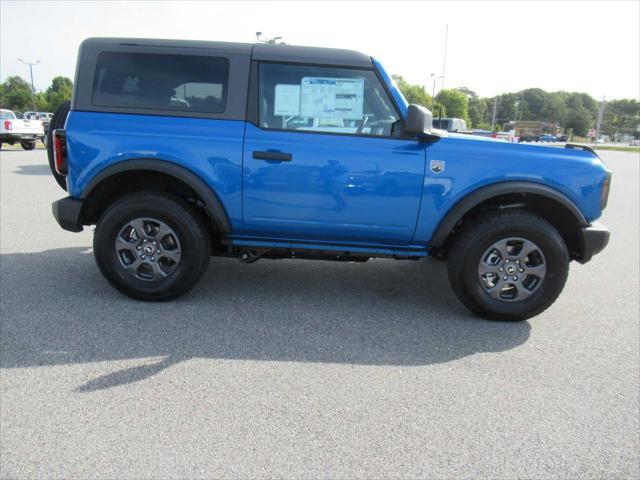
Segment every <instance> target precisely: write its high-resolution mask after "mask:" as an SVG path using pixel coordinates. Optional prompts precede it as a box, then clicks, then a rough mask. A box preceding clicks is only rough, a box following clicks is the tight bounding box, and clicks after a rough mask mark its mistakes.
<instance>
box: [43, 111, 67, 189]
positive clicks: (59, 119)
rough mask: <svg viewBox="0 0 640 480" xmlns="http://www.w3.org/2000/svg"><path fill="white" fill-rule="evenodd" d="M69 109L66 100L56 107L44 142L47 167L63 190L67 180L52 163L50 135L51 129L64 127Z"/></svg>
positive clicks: (65, 187)
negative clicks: (47, 161) (47, 160)
mask: <svg viewBox="0 0 640 480" xmlns="http://www.w3.org/2000/svg"><path fill="white" fill-rule="evenodd" d="M70 109H71V102H70V101H66V102H64V103H63V104H62V105H60V106H59V107H58V109H57V110H56V111H55V112H54V114H53V117H52V118H51V123H50V124H49V130H48V131H47V141H46V142H45V144H46V146H47V157H49V168H50V169H51V174H52V175H53V178H55V179H56V182H57V183H58V185H60V188H62V189H63V190H66V189H67V182H66V180H65V178H64V177H63V176H62V175H60V174H59V173H58V172H56V168H55V165H54V164H53V140H52V135H53V131H54V130H56V129H58V128H64V126H65V123H66V122H67V115H69V110H70Z"/></svg>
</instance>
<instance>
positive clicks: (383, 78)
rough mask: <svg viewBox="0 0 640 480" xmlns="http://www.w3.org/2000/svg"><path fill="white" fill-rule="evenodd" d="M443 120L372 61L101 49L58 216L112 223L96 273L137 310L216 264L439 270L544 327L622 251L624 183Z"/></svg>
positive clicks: (500, 314)
mask: <svg viewBox="0 0 640 480" xmlns="http://www.w3.org/2000/svg"><path fill="white" fill-rule="evenodd" d="M432 122H433V120H432V115H431V112H429V111H428V110H427V109H425V108H423V107H421V106H418V105H408V104H407V101H406V100H405V99H404V97H403V96H402V94H401V93H400V91H399V90H398V88H397V87H396V85H395V84H394V83H393V81H392V80H391V78H390V76H389V74H388V73H387V72H386V71H385V69H384V68H383V66H382V65H381V64H380V63H379V62H378V61H377V60H376V59H373V58H371V57H370V56H368V55H364V54H362V53H358V52H355V51H348V50H337V49H326V48H310V47H298V46H289V45H268V44H255V45H252V44H239V43H223V42H195V41H174V40H142V39H124V38H92V39H88V40H86V41H84V42H83V43H82V46H81V47H80V51H79V55H78V62H77V70H76V77H75V87H74V92H73V98H72V100H71V102H70V104H69V103H67V104H66V105H63V106H62V107H61V108H60V109H59V110H58V112H56V115H55V117H54V119H53V120H52V126H51V128H50V135H51V138H50V140H51V141H50V142H49V143H48V144H49V152H48V153H49V161H50V166H51V167H52V172H53V174H54V177H55V179H56V180H57V181H58V183H59V184H60V186H61V187H62V188H64V189H65V190H67V192H68V194H69V196H68V197H66V198H63V199H61V200H58V201H56V202H55V203H54V204H53V214H54V216H55V218H56V220H57V221H58V223H59V224H60V226H61V227H62V228H64V229H65V230H69V231H72V232H78V231H81V230H82V229H83V226H84V225H96V229H95V235H94V254H95V258H96V262H97V264H98V267H99V268H100V270H101V272H102V273H103V275H104V276H105V277H106V279H107V280H108V281H109V282H110V283H111V284H112V285H113V286H114V287H115V288H117V289H118V290H120V291H121V292H123V293H125V294H126V295H129V296H131V297H133V298H136V299H140V300H151V301H159V300H168V299H172V298H175V297H178V296H179V295H182V294H184V293H185V292H187V291H188V290H189V289H190V288H191V287H193V286H194V285H195V284H196V282H197V281H198V280H199V279H200V278H201V277H202V275H203V274H204V272H205V271H206V269H207V266H208V263H209V258H210V257H211V256H212V255H216V256H226V257H236V258H238V259H239V260H241V261H242V262H245V263H252V262H255V261H257V260H259V259H261V258H265V259H281V258H303V259H322V260H334V261H350V262H363V261H367V260H369V259H371V258H374V257H386V258H394V259H398V260H419V259H421V258H423V257H427V256H433V257H436V258H438V259H446V260H447V261H448V275H449V281H450V284H451V287H452V288H453V291H454V292H455V293H456V295H457V296H458V297H459V299H460V300H461V301H462V303H464V304H465V305H466V306H467V307H468V308H469V309H470V310H471V311H473V312H475V313H476V314H478V315H480V316H483V317H485V318H490V319H498V320H523V319H526V318H529V317H532V316H534V315H537V314H539V313H540V312H542V311H543V310H545V309H546V308H547V307H549V306H550V305H551V304H552V303H553V302H554V301H555V299H556V298H557V297H558V295H559V294H560V292H561V290H562V288H563V286H564V284H565V281H566V279H567V274H568V271H569V262H570V261H571V260H577V261H578V262H580V263H584V262H588V261H589V260H590V259H591V258H592V256H593V255H594V254H596V253H598V252H600V251H601V250H602V249H603V248H604V247H605V246H606V245H607V242H608V240H609V231H608V230H607V229H606V228H604V227H603V226H602V225H599V224H597V223H594V221H595V220H596V219H597V218H598V217H599V216H600V215H601V213H602V210H603V209H604V208H605V206H606V204H607V197H608V195H609V185H610V180H611V173H610V172H609V171H608V170H607V168H606V166H605V165H604V164H603V162H602V161H601V160H600V159H599V158H598V156H597V155H596V153H595V152H594V151H593V150H591V149H590V148H589V147H584V146H579V145H567V147H569V148H553V147H545V146H539V145H518V144H510V143H505V142H499V141H495V140H492V139H487V138H483V137H474V136H471V135H462V134H454V133H447V132H444V131H442V130H438V129H435V128H433V126H432ZM425 301H426V300H425Z"/></svg>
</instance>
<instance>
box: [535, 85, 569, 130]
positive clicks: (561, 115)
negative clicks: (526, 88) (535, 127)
mask: <svg viewBox="0 0 640 480" xmlns="http://www.w3.org/2000/svg"><path fill="white" fill-rule="evenodd" d="M566 119H567V105H566V104H565V102H564V100H563V99H562V96H561V95H559V94H558V93H556V92H554V93H550V94H549V95H547V98H546V100H545V102H544V106H543V107H542V111H541V112H540V117H539V118H538V119H536V120H546V121H548V122H553V123H559V124H564V123H565V121H566Z"/></svg>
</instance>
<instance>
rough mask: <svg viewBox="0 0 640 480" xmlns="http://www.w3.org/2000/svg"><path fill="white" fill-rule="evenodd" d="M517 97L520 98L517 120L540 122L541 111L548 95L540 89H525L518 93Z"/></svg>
mask: <svg viewBox="0 0 640 480" xmlns="http://www.w3.org/2000/svg"><path fill="white" fill-rule="evenodd" d="M518 96H519V97H520V103H519V104H518V120H520V119H522V120H541V119H542V110H543V109H544V106H545V104H546V101H547V97H548V96H549V94H548V93H547V92H545V91H544V90H542V89H540V88H527V89H526V90H522V91H521V92H518ZM520 112H522V115H520Z"/></svg>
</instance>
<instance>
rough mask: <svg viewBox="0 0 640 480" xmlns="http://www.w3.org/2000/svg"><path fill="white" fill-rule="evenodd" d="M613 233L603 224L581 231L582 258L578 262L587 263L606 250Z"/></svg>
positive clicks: (593, 225) (592, 225) (594, 224)
mask: <svg viewBox="0 0 640 480" xmlns="http://www.w3.org/2000/svg"><path fill="white" fill-rule="evenodd" d="M610 236H611V232H609V229H608V228H607V227H605V226H604V225H602V224H601V223H592V224H591V225H589V226H587V227H582V228H581V229H580V231H579V239H580V252H581V253H582V255H581V257H580V258H578V259H577V260H578V262H580V263H587V262H588V261H589V260H591V258H592V257H593V256H594V255H595V254H597V253H600V252H601V251H602V250H604V247H606V246H607V244H608V243H609V237H610Z"/></svg>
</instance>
